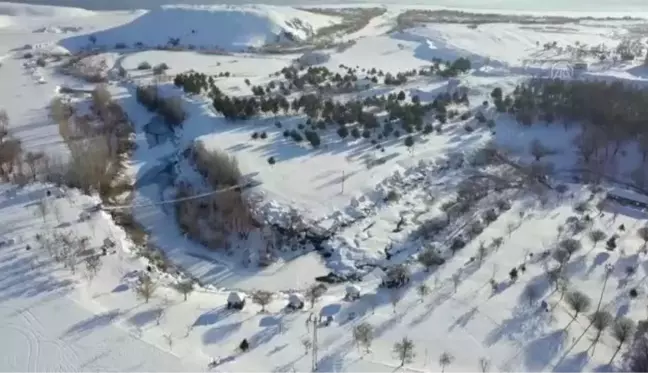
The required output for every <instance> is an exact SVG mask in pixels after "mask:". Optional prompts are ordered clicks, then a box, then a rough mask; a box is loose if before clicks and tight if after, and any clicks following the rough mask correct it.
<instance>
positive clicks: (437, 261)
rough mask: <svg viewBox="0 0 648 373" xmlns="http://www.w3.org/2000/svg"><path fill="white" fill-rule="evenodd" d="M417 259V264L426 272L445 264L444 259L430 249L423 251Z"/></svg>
mask: <svg viewBox="0 0 648 373" xmlns="http://www.w3.org/2000/svg"><path fill="white" fill-rule="evenodd" d="M417 259H418V262H419V263H421V265H422V266H423V267H425V269H426V270H428V271H429V270H430V268H432V267H434V266H439V265H442V264H443V263H445V259H443V258H442V257H441V256H440V255H439V253H437V251H436V250H434V249H432V248H428V249H425V251H423V252H422V253H420V254H419V255H418V257H417Z"/></svg>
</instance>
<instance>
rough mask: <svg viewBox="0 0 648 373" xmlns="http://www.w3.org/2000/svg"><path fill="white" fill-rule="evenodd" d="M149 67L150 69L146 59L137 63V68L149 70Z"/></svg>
mask: <svg viewBox="0 0 648 373" xmlns="http://www.w3.org/2000/svg"><path fill="white" fill-rule="evenodd" d="M149 69H151V64H150V63H148V62H146V61H143V62H140V63H139V65H137V70H149Z"/></svg>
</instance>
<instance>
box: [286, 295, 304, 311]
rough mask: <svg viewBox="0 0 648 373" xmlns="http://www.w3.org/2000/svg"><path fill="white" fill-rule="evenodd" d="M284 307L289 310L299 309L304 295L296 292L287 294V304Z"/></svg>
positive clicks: (301, 306)
mask: <svg viewBox="0 0 648 373" xmlns="http://www.w3.org/2000/svg"><path fill="white" fill-rule="evenodd" d="M286 308H288V309H289V310H301V309H302V308H304V297H303V296H302V295H301V294H297V293H292V294H290V295H289V296H288V305H287V306H286Z"/></svg>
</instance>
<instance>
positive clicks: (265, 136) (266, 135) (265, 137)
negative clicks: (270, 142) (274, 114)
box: [259, 132, 268, 139]
mask: <svg viewBox="0 0 648 373" xmlns="http://www.w3.org/2000/svg"><path fill="white" fill-rule="evenodd" d="M259 137H260V138H262V139H267V138H268V134H267V133H265V132H261V134H260V135H259Z"/></svg>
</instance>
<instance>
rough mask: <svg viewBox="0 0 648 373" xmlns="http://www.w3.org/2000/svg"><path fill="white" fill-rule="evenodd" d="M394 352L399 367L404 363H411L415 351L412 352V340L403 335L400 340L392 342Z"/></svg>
mask: <svg viewBox="0 0 648 373" xmlns="http://www.w3.org/2000/svg"><path fill="white" fill-rule="evenodd" d="M394 353H395V354H396V356H397V358H398V360H400V362H401V363H400V366H401V367H402V366H404V365H405V364H406V363H411V362H412V361H413V360H414V356H416V353H415V352H414V342H413V341H412V340H411V339H409V338H407V337H403V339H402V340H401V341H400V342H396V343H395V344H394Z"/></svg>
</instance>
